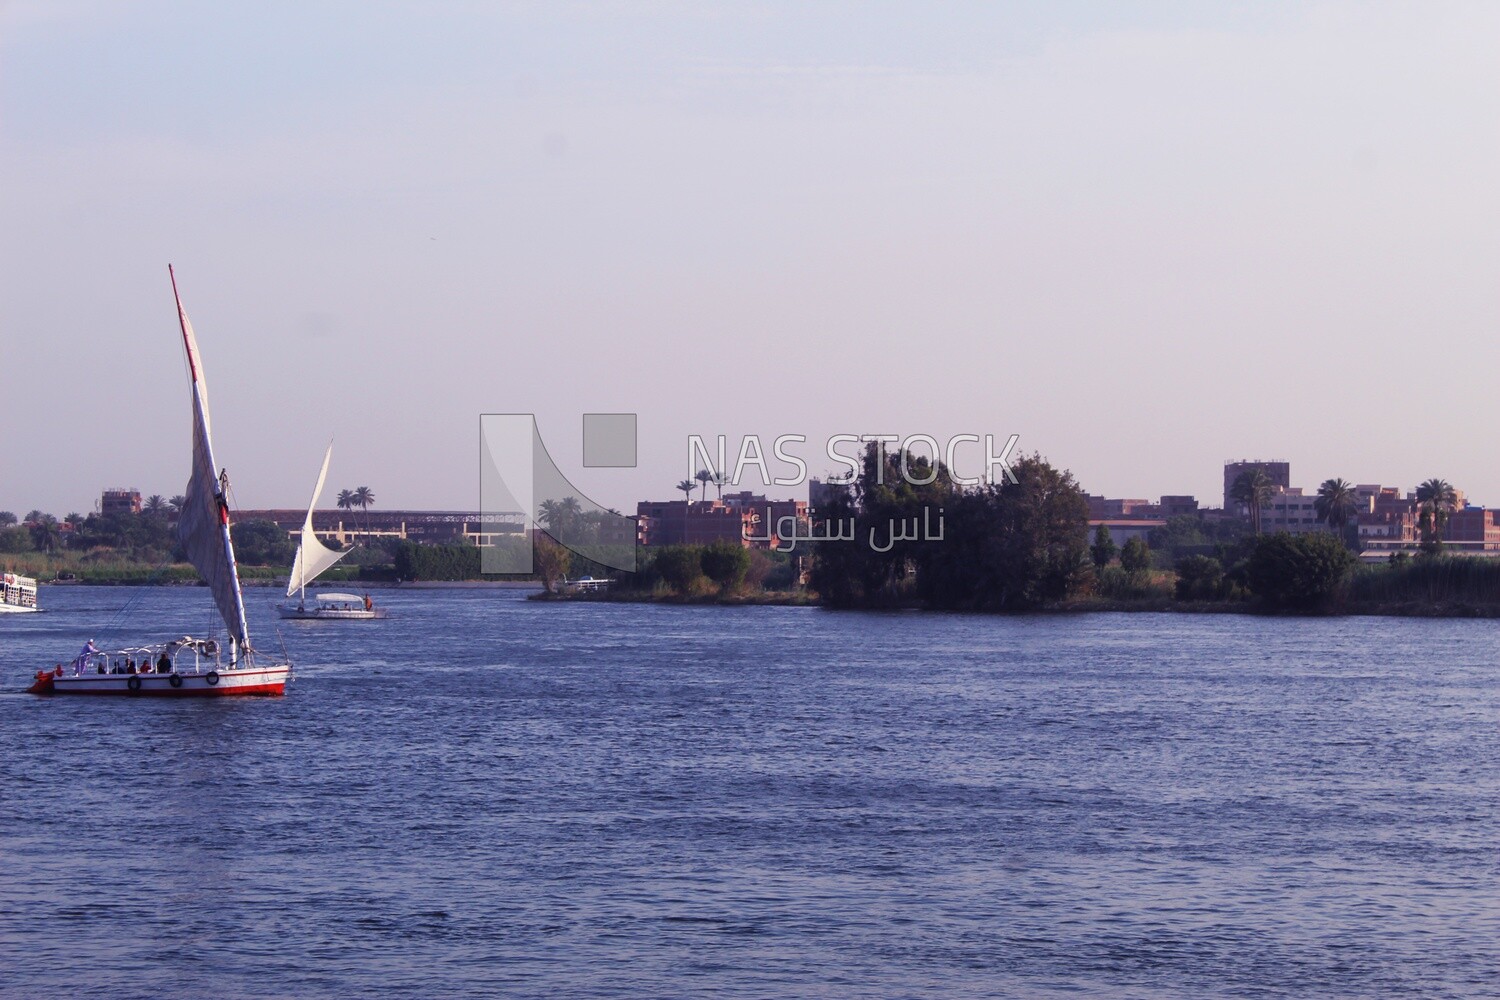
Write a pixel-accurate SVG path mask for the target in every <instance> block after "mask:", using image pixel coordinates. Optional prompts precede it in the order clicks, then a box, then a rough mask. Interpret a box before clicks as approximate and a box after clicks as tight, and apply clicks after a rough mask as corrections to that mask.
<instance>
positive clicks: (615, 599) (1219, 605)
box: [529, 591, 1500, 618]
mask: <svg viewBox="0 0 1500 1000" xmlns="http://www.w3.org/2000/svg"><path fill="white" fill-rule="evenodd" d="M529 600H533V601H574V602H579V603H594V604H670V605H680V606H693V607H747V606H766V607H808V608H819V609H823V610H829V611H918V612H922V613H924V614H954V613H957V614H985V615H998V616H1004V615H1088V614H1179V615H1247V616H1251V617H1257V618H1500V606H1489V605H1472V604H1456V603H1436V604H1421V603H1415V602H1410V601H1407V602H1391V603H1361V604H1344V605H1338V606H1334V607H1330V608H1326V609H1323V610H1319V611H1287V610H1282V609H1278V608H1268V607H1265V606H1262V605H1258V604H1255V603H1254V602H1251V601H1178V600H1174V599H1164V600H1163V599H1147V600H1140V601H1128V600H1112V599H1102V598H1082V599H1075V600H1070V601H1062V602H1058V603H1055V604H1048V605H1043V606H1042V607H1037V608H1025V609H1017V610H1013V611H976V610H972V609H969V610H957V611H947V610H934V609H930V608H924V607H922V606H920V605H917V604H893V605H889V606H884V607H868V608H832V607H829V606H828V605H826V604H824V603H822V602H821V601H819V600H818V599H817V598H816V597H812V596H809V595H807V594H806V593H805V592H793V591H777V592H773V593H771V594H766V595H759V594H741V595H734V596H727V597H726V596H723V595H719V594H707V595H698V596H686V597H685V596H682V595H680V594H643V593H633V592H630V591H609V592H605V593H593V594H557V593H554V594H548V593H545V592H539V593H537V594H534V595H532V596H531V597H530V598H529Z"/></svg>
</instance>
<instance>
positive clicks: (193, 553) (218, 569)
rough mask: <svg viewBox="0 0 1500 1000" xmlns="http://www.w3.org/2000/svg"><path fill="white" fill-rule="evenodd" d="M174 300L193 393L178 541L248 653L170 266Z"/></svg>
mask: <svg viewBox="0 0 1500 1000" xmlns="http://www.w3.org/2000/svg"><path fill="white" fill-rule="evenodd" d="M167 273H168V274H170V275H171V276H172V297H173V298H174V299H176V301H177V319H178V322H179V323H180V324H181V325H182V345H183V348H184V349H185V350H186V351H187V362H188V375H189V377H190V378H191V379H192V390H193V474H192V477H191V478H190V479H189V480H188V485H187V492H186V493H185V494H184V497H185V500H184V502H183V505H182V512H181V515H180V516H179V518H178V521H177V538H178V540H179V541H181V542H182V547H183V549H184V550H185V551H186V552H187V557H188V561H189V562H191V563H192V564H193V566H194V567H196V568H197V570H198V573H199V574H200V575H201V576H202V577H203V579H204V581H205V582H206V583H207V584H208V588H209V590H210V591H212V592H213V595H214V604H215V605H216V606H217V607H218V609H219V615H220V617H222V618H223V619H224V626H225V627H226V628H228V629H229V637H230V640H231V641H232V642H233V643H234V644H235V645H236V646H237V647H238V651H237V652H236V653H235V654H234V655H235V658H236V659H237V658H238V656H239V651H245V650H249V649H250V632H249V629H248V627H247V626H246V624H245V600H244V597H243V595H242V594H241V593H240V575H239V571H238V569H237V568H236V566H235V562H234V543H233V541H232V540H231V539H230V535H229V500H228V498H227V497H226V496H225V491H226V490H227V489H228V486H229V480H228V476H227V475H225V476H223V477H222V478H221V476H220V474H219V473H218V472H217V471H215V470H217V468H218V466H217V465H215V464H214V448H213V439H212V437H211V436H210V434H209V418H208V386H207V385H206V384H205V382H204V379H203V362H202V360H201V359H200V358H199V357H198V340H197V338H196V337H194V336H193V325H192V324H191V323H189V322H188V317H187V312H186V310H184V309H183V308H182V299H181V297H180V296H178V294H177V275H176V274H174V273H173V272H172V268H171V265H168V266H167Z"/></svg>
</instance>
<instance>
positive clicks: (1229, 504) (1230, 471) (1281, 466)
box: [1224, 458, 1292, 511]
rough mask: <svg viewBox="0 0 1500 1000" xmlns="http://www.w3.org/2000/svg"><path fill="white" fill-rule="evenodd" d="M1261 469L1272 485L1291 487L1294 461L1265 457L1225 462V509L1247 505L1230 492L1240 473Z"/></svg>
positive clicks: (1241, 508)
mask: <svg viewBox="0 0 1500 1000" xmlns="http://www.w3.org/2000/svg"><path fill="white" fill-rule="evenodd" d="M1252 469H1259V470H1261V471H1262V472H1264V473H1265V474H1266V478H1267V479H1269V480H1270V481H1271V485H1272V486H1280V487H1281V488H1282V489H1290V488H1291V485H1292V463H1290V462H1282V461H1279V460H1272V461H1266V460H1264V459H1259V458H1254V459H1241V460H1239V461H1231V462H1225V463H1224V509H1225V510H1240V511H1243V510H1244V509H1245V505H1244V504H1242V503H1240V502H1239V501H1237V500H1235V499H1234V497H1232V496H1231V495H1230V494H1231V492H1232V491H1233V490H1234V481H1235V480H1236V479H1238V478H1240V474H1241V473H1244V472H1249V471H1251V470H1252Z"/></svg>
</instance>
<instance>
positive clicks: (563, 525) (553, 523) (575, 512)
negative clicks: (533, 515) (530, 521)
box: [537, 497, 584, 542]
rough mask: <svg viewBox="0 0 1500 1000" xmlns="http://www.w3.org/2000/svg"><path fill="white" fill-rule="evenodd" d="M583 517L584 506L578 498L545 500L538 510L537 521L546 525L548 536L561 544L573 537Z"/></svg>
mask: <svg viewBox="0 0 1500 1000" xmlns="http://www.w3.org/2000/svg"><path fill="white" fill-rule="evenodd" d="M583 517H584V514H583V504H581V503H579V502H578V498H577V497H563V498H562V499H561V500H543V501H542V505H541V506H540V507H539V508H537V520H538V521H541V522H542V524H544V525H546V526H547V534H549V535H551V536H552V537H553V538H554V539H555V540H557V541H559V542H566V541H567V539H568V538H569V537H571V536H572V535H573V529H574V528H575V527H577V525H578V522H579V521H580V520H582V519H583Z"/></svg>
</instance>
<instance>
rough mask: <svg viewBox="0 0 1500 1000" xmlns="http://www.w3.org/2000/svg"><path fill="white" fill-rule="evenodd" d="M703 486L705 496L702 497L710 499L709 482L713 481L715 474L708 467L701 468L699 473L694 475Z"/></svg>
mask: <svg viewBox="0 0 1500 1000" xmlns="http://www.w3.org/2000/svg"><path fill="white" fill-rule="evenodd" d="M693 478H694V479H696V480H698V483H699V485H701V486H702V487H703V496H702V497H701V498H700V499H703V500H707V499H708V484H709V483H711V482H713V478H714V474H713V473H712V472H710V471H708V470H707V469H699V470H698V474H697V475H696V476H694V477H693Z"/></svg>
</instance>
